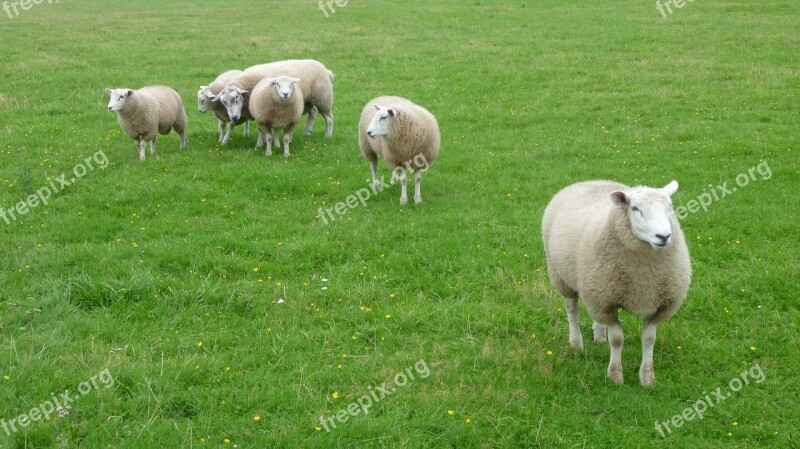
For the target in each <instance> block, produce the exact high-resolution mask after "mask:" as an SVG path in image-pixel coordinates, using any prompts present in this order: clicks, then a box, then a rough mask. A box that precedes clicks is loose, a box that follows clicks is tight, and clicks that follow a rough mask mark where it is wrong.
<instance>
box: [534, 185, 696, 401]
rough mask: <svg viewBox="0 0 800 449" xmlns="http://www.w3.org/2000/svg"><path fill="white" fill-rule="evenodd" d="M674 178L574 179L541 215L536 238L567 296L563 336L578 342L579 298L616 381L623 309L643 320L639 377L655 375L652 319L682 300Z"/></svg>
mask: <svg viewBox="0 0 800 449" xmlns="http://www.w3.org/2000/svg"><path fill="white" fill-rule="evenodd" d="M676 190H678V183H677V182H675V181H672V182H670V183H669V184H667V186H666V187H664V188H661V189H654V188H648V187H633V188H629V187H627V186H625V185H622V184H620V183H617V182H612V181H587V182H579V183H576V184H573V185H571V186H569V187H567V188H565V189H564V190H562V191H560V192H559V193H558V194H556V195H555V196H554V197H553V199H552V200H551V201H550V204H548V206H547V208H546V209H545V211H544V217H543V218H542V241H543V243H544V250H545V254H546V255H547V269H548V272H549V273H550V281H551V283H552V284H553V286H554V287H555V288H556V290H558V291H559V293H561V294H562V295H563V296H564V298H565V302H566V309H567V317H568V321H569V341H570V345H571V346H572V347H573V348H577V349H583V338H582V337H581V333H580V328H579V325H578V298H579V297H580V298H583V302H584V304H585V305H586V309H587V310H588V312H589V315H591V317H592V320H593V321H594V325H593V329H594V340H595V341H596V342H601V343H602V342H605V341H606V335H605V334H606V331H607V332H608V341H609V343H610V346H611V361H610V363H609V365H608V371H607V375H608V378H609V379H611V380H612V381H613V382H615V383H622V379H623V376H622V361H621V356H622V343H623V339H624V337H623V334H622V327H621V326H620V322H619V318H618V316H617V313H618V310H619V309H620V308H622V309H623V310H626V311H627V312H629V313H631V314H633V315H636V316H638V317H640V318H642V319H643V320H644V325H643V327H642V335H641V338H642V365H641V367H640V369H639V381H640V383H641V384H642V386H650V385H652V384H653V382H654V381H655V372H654V371H653V346H654V345H655V340H656V324H658V323H659V322H661V321H663V320H666V319H667V318H670V317H671V316H672V315H674V314H675V312H677V310H678V308H679V307H680V306H681V304H683V301H684V299H685V298H686V293H687V292H688V290H689V282H690V280H691V275H692V268H691V262H690V260H689V250H688V249H687V248H686V243H685V241H684V238H683V232H682V231H681V228H680V225H679V224H678V220H677V219H676V218H675V214H674V212H673V210H672V201H671V199H670V196H672V194H674V193H675V191H676Z"/></svg>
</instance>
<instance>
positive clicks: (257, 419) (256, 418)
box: [253, 415, 261, 422]
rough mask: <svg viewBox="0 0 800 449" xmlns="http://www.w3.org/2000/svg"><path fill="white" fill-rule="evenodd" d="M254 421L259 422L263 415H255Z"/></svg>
mask: <svg viewBox="0 0 800 449" xmlns="http://www.w3.org/2000/svg"><path fill="white" fill-rule="evenodd" d="M253 421H255V422H259V421H261V417H260V416H258V415H256V416H254V417H253Z"/></svg>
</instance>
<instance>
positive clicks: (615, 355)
mask: <svg viewBox="0 0 800 449" xmlns="http://www.w3.org/2000/svg"><path fill="white" fill-rule="evenodd" d="M607 326H608V345H609V348H610V349H611V360H610V362H609V363H608V372H607V376H608V378H609V379H611V381H612V382H614V383H615V384H621V383H622V382H623V375H622V344H623V342H624V341H625V336H624V335H623V333H622V325H620V324H619V318H617V316H616V313H615V314H614V317H613V320H612V321H611V322H609V323H607Z"/></svg>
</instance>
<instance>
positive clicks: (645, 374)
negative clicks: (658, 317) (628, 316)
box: [639, 319, 656, 387]
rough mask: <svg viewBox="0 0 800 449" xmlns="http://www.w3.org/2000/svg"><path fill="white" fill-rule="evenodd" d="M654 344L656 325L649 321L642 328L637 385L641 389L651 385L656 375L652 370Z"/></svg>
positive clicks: (645, 321)
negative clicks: (640, 361) (638, 384)
mask: <svg viewBox="0 0 800 449" xmlns="http://www.w3.org/2000/svg"><path fill="white" fill-rule="evenodd" d="M655 344H656V324H655V323H653V322H651V321H650V320H649V319H645V320H644V326H642V366H641V367H639V383H640V384H641V385H642V386H643V387H649V386H651V385H653V382H655V380H656V373H655V370H654V369H653V347H654V346H655Z"/></svg>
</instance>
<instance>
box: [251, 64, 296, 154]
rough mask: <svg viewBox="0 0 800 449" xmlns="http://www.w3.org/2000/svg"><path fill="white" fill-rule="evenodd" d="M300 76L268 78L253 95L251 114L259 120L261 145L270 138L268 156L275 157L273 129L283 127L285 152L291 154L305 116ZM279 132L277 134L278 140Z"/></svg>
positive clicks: (257, 145) (257, 86)
mask: <svg viewBox="0 0 800 449" xmlns="http://www.w3.org/2000/svg"><path fill="white" fill-rule="evenodd" d="M299 83H300V79H298V78H292V77H289V76H281V77H278V78H265V79H263V80H261V82H259V83H258V84H256V87H255V88H254V89H253V92H252V94H251V95H250V105H249V107H250V115H251V116H253V119H255V121H256V123H258V128H259V132H258V142H257V143H256V147H260V146H261V144H262V143H263V142H264V141H265V140H266V143H267V145H266V146H267V151H266V154H267V156H272V131H273V129H283V155H284V157H289V144H290V143H291V142H292V133H293V132H294V128H295V127H296V126H297V123H298V122H299V121H300V117H301V116H302V115H303V91H302V90H301V89H300V86H299ZM277 136H278V133H277V131H276V133H275V139H276V140H277Z"/></svg>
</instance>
